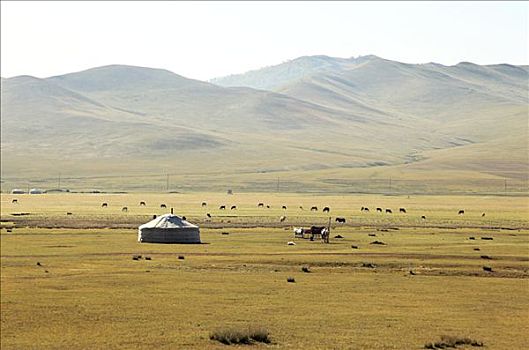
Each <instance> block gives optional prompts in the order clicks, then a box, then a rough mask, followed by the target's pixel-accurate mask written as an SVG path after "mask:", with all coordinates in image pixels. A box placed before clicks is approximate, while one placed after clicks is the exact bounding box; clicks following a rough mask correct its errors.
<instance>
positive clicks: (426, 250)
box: [0, 193, 529, 349]
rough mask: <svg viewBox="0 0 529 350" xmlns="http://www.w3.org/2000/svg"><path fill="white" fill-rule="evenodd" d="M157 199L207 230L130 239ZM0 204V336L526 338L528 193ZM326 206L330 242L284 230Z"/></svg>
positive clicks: (327, 344)
mask: <svg viewBox="0 0 529 350" xmlns="http://www.w3.org/2000/svg"><path fill="white" fill-rule="evenodd" d="M13 198H16V199H18V202H19V203H18V204H13V203H12V199H13ZM142 200H143V201H146V203H147V206H146V207H140V206H139V201H142ZM202 201H206V202H207V203H208V206H207V207H206V208H203V207H202V206H201V203H202ZM102 202H107V203H108V204H109V207H108V208H101V203H102ZM259 202H263V203H265V204H268V205H270V206H271V208H270V209H266V208H264V209H259V208H257V203H259ZM161 203H164V204H166V205H167V207H168V208H171V207H173V208H174V209H175V213H177V214H181V215H186V216H187V218H188V219H189V220H191V221H193V222H197V223H199V224H200V226H201V237H202V241H203V242H204V243H206V244H201V245H159V244H139V243H137V242H136V235H137V231H136V226H137V224H138V223H141V222H145V221H146V220H148V219H149V218H150V217H152V215H153V214H161V213H163V212H165V210H163V209H161V208H160V204H161ZM1 204H2V212H1V218H2V227H3V228H2V230H1V235H0V237H1V243H2V244H1V267H2V268H1V287H2V289H1V331H2V336H1V347H2V349H29V348H36V349H37V348H38V349H57V348H76V349H100V348H109V349H129V348H145V349H148V348H157V349H204V348H207V349H223V348H226V347H228V346H226V345H222V344H220V343H217V342H214V341H212V340H210V339H209V334H210V332H212V331H214V330H216V329H219V328H230V327H235V328H237V327H239V328H241V327H247V326H256V327H265V328H266V329H268V330H269V331H270V334H271V339H272V344H270V345H254V346H253V347H255V348H277V349H420V348H423V346H424V344H426V343H430V342H434V341H436V340H438V339H439V337H440V336H441V335H444V334H446V335H453V336H461V337H469V338H472V339H476V340H478V341H481V342H483V343H484V344H485V346H486V348H487V349H525V348H526V345H527V343H528V341H529V338H528V336H527V334H529V322H528V321H529V316H528V310H529V283H528V281H529V220H528V217H527V209H528V199H527V198H526V197H495V196H489V197H484V196H459V197H456V196H410V197H409V198H408V197H407V196H382V195H363V196H310V195H297V194H275V195H274V194H237V193H236V194H234V195H226V194H215V193H200V194H164V195H160V194H122V195H109V194H93V195H87V194H85V195H80V194H66V195H64V194H61V195H42V196H29V195H17V196H13V195H2V196H1ZM219 205H227V206H231V205H237V207H238V208H237V210H233V211H232V210H229V209H228V210H226V211H222V210H219V209H218V207H219ZM282 205H286V206H287V209H286V210H283V209H281V206H282ZM123 206H127V207H128V209H129V210H128V212H126V213H124V212H122V211H121V208H122V207H123ZM300 206H303V208H304V210H301V209H300V208H299V207H300ZM311 206H318V207H319V211H318V212H310V210H309V208H310V207H311ZM323 206H330V207H331V212H330V215H331V217H332V218H334V217H336V216H343V217H345V218H346V219H347V223H346V224H345V225H341V226H337V225H336V224H334V223H333V227H332V232H331V243H330V244H322V243H321V242H319V241H314V242H311V241H309V240H303V239H294V238H293V235H292V230H291V227H292V226H298V225H299V226H301V225H310V224H326V223H327V222H328V217H329V215H328V214H323V213H321V208H322V207H323ZM361 206H367V207H369V208H370V212H369V213H362V212H360V207H361ZM376 207H382V208H384V209H385V208H392V209H393V214H391V215H390V214H380V213H376V212H374V209H375V208H376ZM400 207H405V208H406V210H407V213H406V214H399V213H398V208H400ZM460 209H465V214H464V215H457V211H458V210H460ZM66 212H71V213H72V215H66ZM16 213H29V214H30V215H27V216H13V215H11V214H16ZM205 213H210V214H211V216H212V218H211V219H208V218H206V216H205ZM482 213H485V214H486V215H485V217H483V216H482ZM281 215H285V216H286V217H287V219H286V220H285V221H284V222H280V221H279V216H281ZM422 215H425V216H426V220H422V219H421V218H420V217H421V216H422ZM8 227H9V228H10V230H11V232H7V229H6V228H8ZM222 232H229V235H223V234H222ZM336 235H341V236H343V237H344V238H342V239H338V238H333V237H334V236H336ZM372 235H375V236H372ZM469 237H474V238H475V239H474V240H471V239H469ZM482 237H491V238H493V240H482V239H481V238H482ZM291 240H294V241H295V242H296V245H295V246H287V245H286V242H287V241H291ZM375 240H378V241H382V242H384V243H386V245H373V244H370V243H371V242H373V241H375ZM352 245H355V246H357V247H358V249H352V248H351V246H352ZM476 248H479V249H480V250H479V251H477V250H475V249H476ZM134 254H141V255H142V256H150V257H151V258H152V260H144V259H142V260H139V261H134V260H132V255H134ZM178 256H184V257H185V259H178ZM481 256H488V257H490V258H491V259H484V258H482V257H481ZM37 262H38V263H40V266H38V265H37ZM369 264H371V265H369ZM303 266H309V268H310V271H311V272H310V273H304V272H302V271H301V268H302V267H303ZM366 266H371V267H366ZM483 266H489V267H492V269H493V272H487V271H484V270H483ZM410 271H411V272H412V273H410ZM288 277H294V278H295V280H296V283H287V278H288ZM228 348H229V347H228Z"/></svg>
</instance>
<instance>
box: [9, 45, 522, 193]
mask: <svg viewBox="0 0 529 350" xmlns="http://www.w3.org/2000/svg"><path fill="white" fill-rule="evenodd" d="M528 84H529V68H528V66H514V65H508V64H498V65H487V66H481V65H476V64H473V63H468V62H462V63H459V64H457V65H455V66H443V65H440V64H436V63H429V64H405V63H400V62H395V61H390V60H385V59H382V58H379V57H376V56H362V57H358V58H350V59H343V58H333V57H327V56H310V57H300V58H297V59H295V60H292V61H289V62H286V63H283V64H279V65H276V66H272V67H266V68H263V69H259V70H255V71H251V72H247V73H244V74H238V75H231V76H227V77H222V78H216V79H213V80H211V81H210V82H203V81H197V80H192V79H187V78H184V77H182V76H180V75H177V74H174V73H172V72H169V71H167V70H162V69H152V68H143V67H132V66H122V65H111V66H104V67H98V68H93V69H89V70H86V71H82V72H77V73H71V74H66V75H61V76H56V77H50V78H46V79H39V78H35V77H31V76H18V77H13V78H9V79H3V78H2V82H1V90H2V96H1V97H2V105H1V110H2V120H1V126H2V131H1V133H2V134H1V136H2V140H1V146H2V175H3V179H5V181H7V182H9V183H12V184H13V185H15V184H17V181H18V182H22V181H27V179H32V180H31V181H37V180H38V179H44V178H48V177H54V176H55V174H56V173H57V172H62V173H65V174H70V175H71V176H72V178H74V177H77V178H79V179H81V178H82V177H83V176H97V175H100V176H103V175H107V176H109V177H111V176H113V174H120V175H124V176H126V175H130V174H140V175H141V174H154V173H171V174H174V176H175V178H177V179H179V181H180V182H181V183H182V184H186V186H188V187H189V188H194V187H193V185H194V184H196V188H199V189H216V188H218V187H219V186H220V187H222V186H224V185H228V184H230V183H233V180H231V179H236V181H235V182H236V183H237V184H238V186H239V187H240V188H242V189H246V190H252V189H257V190H258V189H266V188H267V187H266V186H265V185H263V184H264V183H269V181H270V179H272V178H273V177H274V176H275V175H278V174H280V176H282V177H284V178H288V182H289V183H291V188H290V189H291V190H303V189H306V188H307V186H309V187H310V186H312V187H313V188H315V189H321V190H339V189H340V188H341V186H342V187H343V184H342V185H340V183H341V182H340V179H342V180H343V179H348V178H356V177H363V178H377V177H386V176H390V175H391V174H392V176H399V174H400V176H402V177H409V178H415V177H417V176H418V177H420V178H430V177H441V178H442V177H446V176H450V177H457V178H462V179H466V180H468V181H472V179H483V178H487V179H496V178H497V179H500V178H501V179H503V178H509V179H511V180H513V181H522V182H523V181H527V180H526V179H527V174H528V171H529V165H528V163H529V161H528V106H529V96H528V91H529V89H528ZM263 174H264V175H263ZM271 174H275V175H271ZM331 174H332V175H331ZM419 174H420V175H419ZM428 174H429V175H428ZM138 181H139V180H138ZM141 181H144V182H145V181H147V180H141ZM147 182H148V181H147ZM102 184H104V182H103V183H102ZM77 185H78V186H80V187H82V186H83V184H82V182H81V180H79V182H78V183H77ZM104 185H105V186H107V185H108V186H110V183H108V184H104ZM112 186H118V184H116V183H112ZM129 187H130V186H129ZM132 187H133V188H137V189H142V188H146V189H148V188H149V186H148V185H145V186H144V187H142V185H141V184H135V185H134V186H132Z"/></svg>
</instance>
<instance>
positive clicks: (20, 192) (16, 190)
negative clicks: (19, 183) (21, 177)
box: [11, 188, 26, 194]
mask: <svg viewBox="0 0 529 350" xmlns="http://www.w3.org/2000/svg"><path fill="white" fill-rule="evenodd" d="M24 193H26V192H24V190H21V189H19V188H15V189H13V190H12V191H11V194H24Z"/></svg>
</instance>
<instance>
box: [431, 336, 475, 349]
mask: <svg viewBox="0 0 529 350" xmlns="http://www.w3.org/2000/svg"><path fill="white" fill-rule="evenodd" d="M461 345H471V346H476V347H482V346H484V345H483V342H480V341H477V340H473V339H470V338H468V337H458V336H452V335H442V336H441V339H440V340H439V341H436V342H433V343H426V344H424V348H425V349H446V348H457V347H458V346H461Z"/></svg>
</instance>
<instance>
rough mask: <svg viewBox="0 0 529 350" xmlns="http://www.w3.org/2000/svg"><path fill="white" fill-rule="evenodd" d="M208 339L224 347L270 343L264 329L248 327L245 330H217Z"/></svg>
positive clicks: (268, 334)
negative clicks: (224, 345)
mask: <svg viewBox="0 0 529 350" xmlns="http://www.w3.org/2000/svg"><path fill="white" fill-rule="evenodd" d="M209 339H211V340H216V341H218V342H220V343H222V344H226V345H241V344H242V345H250V344H253V343H265V344H269V343H271V340H270V333H269V332H268V330H267V329H266V328H264V327H248V328H246V329H237V328H225V329H218V330H216V331H214V332H212V333H211V334H210V335H209Z"/></svg>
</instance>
